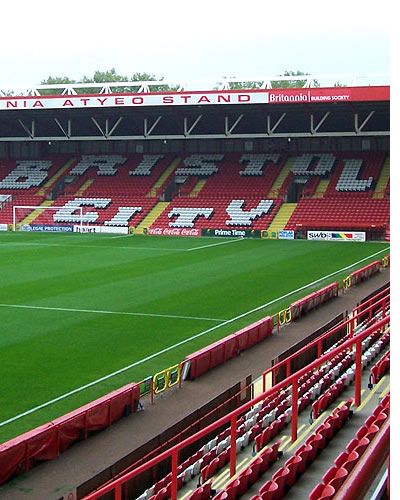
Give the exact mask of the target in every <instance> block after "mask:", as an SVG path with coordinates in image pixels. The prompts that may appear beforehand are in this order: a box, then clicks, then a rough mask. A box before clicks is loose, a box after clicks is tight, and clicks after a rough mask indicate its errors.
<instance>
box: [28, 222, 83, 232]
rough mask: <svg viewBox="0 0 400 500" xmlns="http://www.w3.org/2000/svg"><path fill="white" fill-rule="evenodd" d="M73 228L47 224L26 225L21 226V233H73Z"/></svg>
mask: <svg viewBox="0 0 400 500" xmlns="http://www.w3.org/2000/svg"><path fill="white" fill-rule="evenodd" d="M73 230H74V228H73V226H57V225H52V224H50V225H45V224H24V225H23V226H21V231H33V232H39V233H72V232H73Z"/></svg>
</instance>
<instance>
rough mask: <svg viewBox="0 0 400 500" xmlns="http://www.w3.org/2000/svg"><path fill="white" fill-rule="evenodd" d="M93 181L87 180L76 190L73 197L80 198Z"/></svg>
mask: <svg viewBox="0 0 400 500" xmlns="http://www.w3.org/2000/svg"><path fill="white" fill-rule="evenodd" d="M93 182H94V179H87V180H86V181H85V182H84V183H83V184H82V186H81V187H80V188H79V189H78V191H77V192H76V193H75V196H82V195H83V193H84V192H85V191H86V190H87V189H89V187H90V186H91V185H92V184H93Z"/></svg>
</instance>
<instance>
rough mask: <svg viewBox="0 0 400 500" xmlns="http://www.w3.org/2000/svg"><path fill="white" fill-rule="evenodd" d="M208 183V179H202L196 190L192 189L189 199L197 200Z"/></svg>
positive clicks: (195, 187)
mask: <svg viewBox="0 0 400 500" xmlns="http://www.w3.org/2000/svg"><path fill="white" fill-rule="evenodd" d="M206 182H207V179H200V180H199V181H198V182H197V183H196V185H195V186H194V188H193V189H192V191H191V192H190V194H189V197H190V198H197V197H198V196H199V193H200V191H201V190H202V189H203V187H204V184H205V183H206Z"/></svg>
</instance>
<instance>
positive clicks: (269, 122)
mask: <svg viewBox="0 0 400 500" xmlns="http://www.w3.org/2000/svg"><path fill="white" fill-rule="evenodd" d="M285 116H286V113H282V114H281V116H280V117H279V118H278V119H277V121H276V122H275V125H273V126H272V127H271V123H272V122H271V115H268V116H267V134H268V135H272V134H273V133H274V132H275V130H276V129H277V127H278V126H279V125H280V123H281V122H282V120H283V119H284V118H285Z"/></svg>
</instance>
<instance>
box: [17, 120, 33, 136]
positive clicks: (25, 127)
mask: <svg viewBox="0 0 400 500" xmlns="http://www.w3.org/2000/svg"><path fill="white" fill-rule="evenodd" d="M18 123H19V124H20V125H21V127H22V128H23V129H24V130H25V132H26V133H27V135H28V137H29V139H34V138H35V120H32V121H31V128H30V129H29V128H28V127H27V126H26V125H25V123H24V122H23V121H22V120H21V119H19V118H18Z"/></svg>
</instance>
